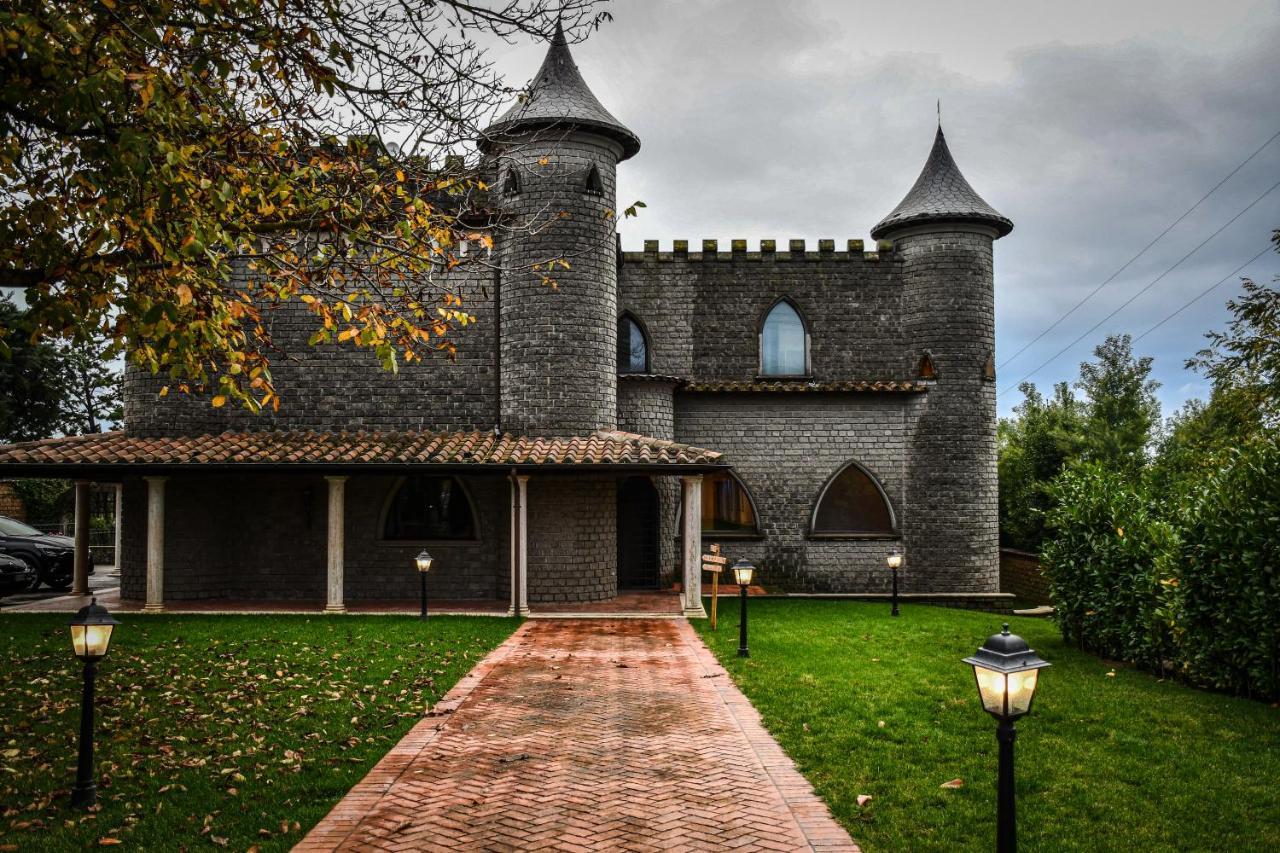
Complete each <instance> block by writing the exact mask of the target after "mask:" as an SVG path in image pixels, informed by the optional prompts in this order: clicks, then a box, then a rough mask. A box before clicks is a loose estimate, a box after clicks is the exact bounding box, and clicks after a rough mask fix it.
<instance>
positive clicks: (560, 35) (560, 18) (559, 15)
mask: <svg viewBox="0 0 1280 853" xmlns="http://www.w3.org/2000/svg"><path fill="white" fill-rule="evenodd" d="M551 43H552V44H557V45H565V44H568V43H569V41H568V39H566V38H565V37H564V3H561V4H560V6H559V8H558V9H556V32H555V35H553V36H552V37H551Z"/></svg>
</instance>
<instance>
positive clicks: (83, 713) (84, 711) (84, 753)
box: [67, 598, 120, 809]
mask: <svg viewBox="0 0 1280 853" xmlns="http://www.w3.org/2000/svg"><path fill="white" fill-rule="evenodd" d="M67 624H68V625H70V626H71V649H72V650H73V651H74V652H75V655H76V657H78V658H80V660H82V661H84V693H83V694H82V696H81V699H80V759H79V761H78V762H77V764H76V785H75V787H74V788H72V789H71V805H72V806H74V807H75V808H79V809H87V808H89V806H92V805H93V804H94V803H96V802H97V801H98V785H97V783H96V782H94V781H93V681H94V679H95V678H96V677H97V675H98V661H100V660H102V659H103V658H104V657H106V656H107V649H108V648H110V646H111V632H112V630H114V629H115V626H117V625H119V624H120V623H119V622H117V621H116V620H115V619H112V618H111V614H110V613H108V612H107V608H105V607H103V606H102V605H100V604H98V599H97V598H93V599H90V601H89V604H88V605H86V606H85V607H81V608H80V610H79V612H77V613H76V615H75V616H73V617H72V618H71V621H70V622H68V623H67Z"/></svg>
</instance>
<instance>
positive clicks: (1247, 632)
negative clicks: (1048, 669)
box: [1041, 436, 1280, 699]
mask: <svg viewBox="0 0 1280 853" xmlns="http://www.w3.org/2000/svg"><path fill="white" fill-rule="evenodd" d="M1051 491H1052V496H1053V499H1054V503H1053V505H1052V507H1051V508H1050V510H1049V511H1048V513H1047V515H1046V520H1047V522H1048V524H1049V527H1050V529H1051V530H1052V536H1051V538H1050V540H1049V541H1048V542H1047V543H1046V544H1045V546H1044V548H1043V549H1042V551H1041V558H1042V561H1043V564H1044V568H1045V573H1046V575H1047V576H1048V578H1049V585H1050V594H1051V596H1052V598H1053V603H1054V614H1055V619H1056V620H1057V622H1058V625H1059V627H1060V629H1061V631H1062V634H1063V637H1064V638H1065V639H1067V640H1069V641H1072V642H1076V643H1078V644H1079V645H1080V646H1082V647H1083V648H1086V649H1089V650H1090V651H1093V652H1095V653H1097V654H1101V655H1105V656H1108V657H1113V658H1117V659H1122V660H1127V661H1132V662H1134V663H1137V664H1140V665H1142V666H1146V667H1149V668H1152V669H1158V670H1162V671H1174V672H1177V673H1179V674H1181V675H1182V676H1183V677H1184V678H1186V679H1187V680H1189V681H1192V682H1194V683H1196V684H1200V685H1202V686H1206V687H1212V688H1215V689H1219V690H1227V691H1231V692H1233V693H1240V694H1244V695H1246V696H1253V697H1256V698H1264V699H1276V698H1280V441H1277V440H1276V437H1275V436H1270V437H1268V438H1266V439H1265V440H1259V441H1257V442H1253V443H1250V444H1249V445H1247V446H1246V447H1245V448H1243V449H1241V450H1239V451H1236V452H1234V453H1233V454H1232V456H1231V458H1230V459H1229V460H1228V461H1227V462H1226V463H1224V464H1223V465H1222V466H1220V467H1219V468H1218V469H1216V470H1215V471H1213V472H1212V473H1211V474H1209V475H1208V476H1206V477H1203V479H1202V480H1201V481H1200V483H1199V484H1198V485H1197V486H1196V487H1195V488H1192V489H1187V490H1185V491H1184V492H1183V493H1182V494H1181V496H1180V499H1179V502H1178V504H1177V505H1172V506H1171V505H1169V503H1168V501H1167V499H1161V498H1160V496H1156V495H1152V494H1151V493H1150V492H1149V491H1148V487H1147V485H1146V484H1145V483H1144V482H1142V480H1141V479H1140V478H1138V479H1135V478H1134V477H1133V476H1132V475H1124V474H1119V473H1117V472H1115V471H1112V470H1108V469H1106V468H1105V467H1102V466H1100V465H1096V464H1095V465H1091V464H1081V465H1077V466H1074V467H1072V468H1070V469H1068V470H1067V471H1065V472H1064V473H1063V474H1062V475H1061V476H1060V477H1059V478H1058V479H1057V480H1056V481H1055V482H1054V484H1053V487H1052V490H1051Z"/></svg>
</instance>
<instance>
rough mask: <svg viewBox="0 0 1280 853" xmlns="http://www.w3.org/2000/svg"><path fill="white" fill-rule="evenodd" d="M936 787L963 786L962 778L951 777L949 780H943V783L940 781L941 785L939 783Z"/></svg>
mask: <svg viewBox="0 0 1280 853" xmlns="http://www.w3.org/2000/svg"><path fill="white" fill-rule="evenodd" d="M938 787H939V788H963V787H964V780H963V779H952V780H951V781H950V782H943V783H942V784H941V785H939V786H938Z"/></svg>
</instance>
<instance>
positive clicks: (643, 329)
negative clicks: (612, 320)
mask: <svg viewBox="0 0 1280 853" xmlns="http://www.w3.org/2000/svg"><path fill="white" fill-rule="evenodd" d="M628 320H629V321H630V322H632V323H635V326H636V328H637V329H639V330H640V337H641V338H642V339H643V340H644V370H641V371H635V370H623V369H622V363H621V359H619V363H618V374H619V375H620V376H622V375H625V376H644V375H647V374H650V373H653V337H652V336H651V335H650V334H649V327H648V326H646V325H645V323H644V321H643V320H641V319H640V318H639V317H637V316H636V315H635V314H633V313H632V312H631V311H630V310H624V311H622V312H621V313H619V314H618V324H617V325H618V349H619V353H618V354H619V355H621V354H622V353H621V349H622V324H623V322H624V321H628ZM628 332H630V329H628ZM629 343H630V342H629V341H628V344H629ZM628 349H629V347H628ZM628 366H630V365H629V364H628Z"/></svg>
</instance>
